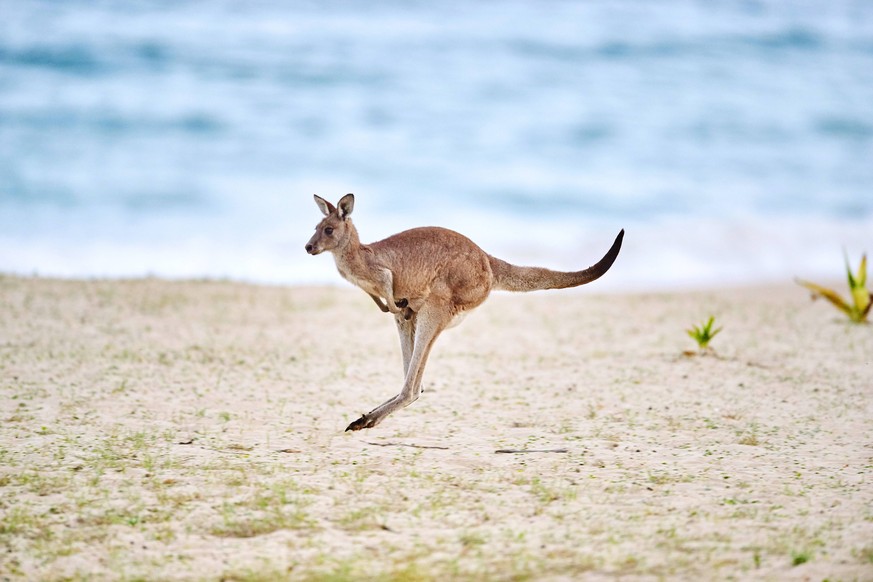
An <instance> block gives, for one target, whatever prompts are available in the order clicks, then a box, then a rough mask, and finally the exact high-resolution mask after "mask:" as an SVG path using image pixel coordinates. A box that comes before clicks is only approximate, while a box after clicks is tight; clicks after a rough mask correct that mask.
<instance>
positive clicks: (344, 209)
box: [336, 194, 355, 220]
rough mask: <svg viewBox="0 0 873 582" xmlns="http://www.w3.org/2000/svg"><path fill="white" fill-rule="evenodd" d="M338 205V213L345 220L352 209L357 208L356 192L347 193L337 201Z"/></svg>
mask: <svg viewBox="0 0 873 582" xmlns="http://www.w3.org/2000/svg"><path fill="white" fill-rule="evenodd" d="M336 207H337V209H338V210H339V212H338V213H337V214H338V215H339V217H340V218H342V219H343V220H345V218H346V217H347V216H348V215H350V214H351V213H352V210H353V209H354V208H355V195H354V194H346V195H345V196H343V197H342V198H340V201H339V202H337V203H336Z"/></svg>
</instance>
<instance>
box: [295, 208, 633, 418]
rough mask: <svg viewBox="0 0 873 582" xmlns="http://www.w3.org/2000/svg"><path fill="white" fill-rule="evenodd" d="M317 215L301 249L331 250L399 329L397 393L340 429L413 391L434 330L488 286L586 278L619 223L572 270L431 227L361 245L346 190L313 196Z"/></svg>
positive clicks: (381, 414)
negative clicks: (510, 258)
mask: <svg viewBox="0 0 873 582" xmlns="http://www.w3.org/2000/svg"><path fill="white" fill-rule="evenodd" d="M315 203H316V204H317V205H318V208H319V209H320V210H321V212H322V214H324V218H323V219H322V220H321V222H319V223H318V225H317V226H316V227H315V234H314V235H313V236H312V238H311V239H309V242H308V243H306V252H307V253H309V254H310V255H318V254H320V253H323V252H325V251H328V252H331V253H333V258H334V260H335V261H336V267H337V270H338V271H339V273H340V275H342V276H343V278H345V279H346V280H348V281H349V282H351V283H353V284H355V285H357V286H358V287H360V288H361V289H363V290H364V291H365V292H366V293H367V294H368V295H369V296H370V297H372V298H373V301H374V302H375V303H376V305H378V306H379V309H381V310H382V311H383V312H385V313H388V312H390V313H392V314H393V315H394V321H395V323H396V324H397V331H398V332H399V334H400V349H401V353H402V355H403V373H404V374H405V380H404V382H403V387H402V389H401V390H400V393H399V394H397V395H396V396H394V397H392V398H389V399H388V400H386V401H385V402H384V403H382V404H380V405H379V406H377V407H376V408H374V409H373V410H371V411H370V412H368V413H366V414H362V415H361V417H360V418H358V419H357V420H355V421H353V422H352V423H351V424H349V426H348V427H347V428H346V431H350V430H361V429H364V428H373V427H374V426H376V425H377V424H379V423H380V422H382V421H383V420H385V417H387V416H388V415H389V414H391V413H392V412H395V411H396V410H399V409H401V408H405V407H406V406H409V405H410V404H412V403H413V402H415V401H416V400H418V397H419V396H420V395H421V378H422V375H423V373H424V366H425V363H426V362H427V357H428V354H430V350H431V348H432V347H433V344H434V342H435V341H436V339H437V337H439V335H440V334H441V333H442V332H443V331H444V330H446V329H447V328H449V327H453V326H454V325H457V324H458V323H460V320H461V319H462V317H463V316H464V315H466V314H467V313H469V312H470V311H472V310H473V309H475V308H476V307H479V306H480V305H482V303H483V302H484V301H485V299H487V298H488V295H489V294H490V293H491V291H492V290H494V289H502V290H505V291H537V290H540V289H564V288H567V287H576V286H579V285H584V284H586V283H590V282H592V281H594V280H595V279H598V278H599V277H600V276H602V275H603V274H604V273H606V271H608V270H609V268H610V267H611V266H612V263H613V262H614V261H615V258H616V257H617V256H618V252H619V250H620V249H621V242H622V239H623V238H624V229H622V230H621V232H619V233H618V236H616V237H615V242H613V243H612V247H611V248H610V249H609V251H608V252H607V253H606V254H605V255H604V256H603V258H602V259H600V260H599V261H598V262H597V263H596V264H594V265H592V266H591V267H588V268H587V269H583V270H581V271H575V272H561V271H551V270H549V269H543V268H540V267H517V266H515V265H511V264H509V263H507V262H506V261H502V260H500V259H498V258H495V257H492V256H491V255H489V254H488V253H486V252H485V251H483V250H482V249H480V248H479V247H478V246H477V245H476V243H474V242H473V241H471V240H470V239H468V238H467V237H465V236H464V235H462V234H459V233H457V232H454V231H452V230H448V229H445V228H439V227H422V228H413V229H411V230H405V231H403V232H400V233H398V234H395V235H393V236H390V237H388V238H386V239H385V240H381V241H378V242H374V243H371V244H368V245H365V244H361V241H360V239H359V238H358V231H357V229H356V228H355V225H354V224H352V221H351V218H349V217H350V216H351V214H352V210H353V209H354V206H355V197H354V195H353V194H346V195H345V196H343V197H342V198H341V199H340V201H339V202H338V203H337V205H336V206H334V205H333V204H331V203H330V202H328V201H327V200H325V199H323V198H321V197H319V196H317V195H316V196H315Z"/></svg>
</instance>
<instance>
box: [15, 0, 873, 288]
mask: <svg viewBox="0 0 873 582" xmlns="http://www.w3.org/2000/svg"><path fill="white" fill-rule="evenodd" d="M347 192H354V193H355V195H356V207H355V212H354V219H355V223H356V225H357V227H358V229H359V231H360V234H361V238H362V240H363V241H365V242H366V241H372V240H378V239H381V238H384V237H385V236H388V235H390V234H392V233H393V232H397V231H399V230H403V229H406V228H411V227H415V226H423V225H439V226H445V227H448V228H453V229H455V230H458V231H460V232H462V233H464V234H466V235H467V236H469V237H470V238H472V239H473V240H475V241H476V242H477V243H479V244H480V246H482V247H483V248H484V249H485V250H486V251H488V252H490V253H491V254H494V255H496V256H499V257H500V258H503V259H505V260H508V261H510V262H514V263H518V264H537V265H542V266H549V267H552V268H560V269H578V268H582V267H585V266H588V265H590V264H592V263H594V262H595V261H596V260H597V259H599V257H600V256H601V255H602V254H603V253H604V252H605V251H606V250H607V249H608V248H609V246H610V244H611V242H612V240H613V237H614V236H615V234H616V233H617V232H618V231H619V229H621V228H624V229H626V233H627V234H626V237H625V244H624V248H623V250H622V254H621V256H620V257H619V259H618V261H617V262H616V264H615V266H614V267H613V269H612V271H610V273H608V274H607V275H606V276H605V277H604V278H603V279H602V280H601V281H598V282H597V283H596V284H594V285H592V286H591V288H592V289H593V288H594V287H595V286H596V287H597V288H599V289H601V290H634V291H640V290H642V291H645V290H660V289H672V288H711V287H722V286H735V285H747V284H758V283H778V282H790V281H791V280H792V278H793V277H795V276H800V277H804V278H811V279H817V278H818V279H821V278H824V279H831V280H832V279H838V278H842V277H843V276H844V267H843V253H844V252H846V253H847V254H848V256H849V258H850V260H851V262H852V263H853V267H856V266H857V262H858V260H859V259H860V256H861V253H862V252H864V251H866V252H873V2H869V1H868V0H829V1H828V2H822V1H820V0H811V1H809V0H808V1H803V0H799V1H792V2H784V1H775V0H774V1H752V0H723V1H719V2H704V1H684V0H662V1H658V2H644V1H627V0H617V1H550V0H541V1H533V0H526V1H523V0H516V1H509V0H508V1H498V0H492V1H481V2H460V1H445V2H418V1H406V2H400V1H389V0H373V1H369V2H351V1H333V0H326V1H322V2H309V1H294V2H278V1H273V2H266V1H246V2H242V1H229V0H222V1H206V0H174V1H158V0H155V1H144V2H123V1H122V2H95V1H93V0H88V1H79V0H65V1H63V2H61V1H33V0H0V272H3V273H16V274H25V275H31V274H37V275H41V276H61V277H140V276H160V277H169V278H230V279H234V280H242V281H251V282H258V283H269V284H283V285H284V284H322V283H339V281H340V278H339V275H338V274H337V273H336V271H335V268H334V266H333V261H332V260H331V259H330V258H329V257H328V256H318V257H310V256H308V255H307V254H306V253H305V252H304V250H303V246H304V244H305V242H306V241H307V239H308V238H309V237H310V235H311V233H312V230H313V227H314V226H315V224H316V223H317V222H318V220H319V218H320V213H319V211H318V209H317V208H316V206H315V204H314V203H313V200H312V195H313V194H319V195H320V196H323V197H325V198H327V199H330V200H333V201H336V200H338V199H339V198H340V197H341V196H342V195H343V194H345V193H347Z"/></svg>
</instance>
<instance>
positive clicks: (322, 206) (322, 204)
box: [312, 194, 336, 216]
mask: <svg viewBox="0 0 873 582" xmlns="http://www.w3.org/2000/svg"><path fill="white" fill-rule="evenodd" d="M312 196H313V197H314V198H315V203H316V204H318V208H319V210H321V213H322V214H324V215H325V216H330V213H331V212H333V211H334V210H336V208H334V207H333V204H331V203H330V202H328V201H327V200H325V199H324V198H322V197H321V196H319V195H318V194H313V195H312Z"/></svg>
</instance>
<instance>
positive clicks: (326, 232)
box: [324, 226, 333, 236]
mask: <svg viewBox="0 0 873 582" xmlns="http://www.w3.org/2000/svg"><path fill="white" fill-rule="evenodd" d="M324 234H326V235H327V236H330V235H332V234H333V229H332V228H331V227H329V226H328V227H327V228H325V229H324Z"/></svg>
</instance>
